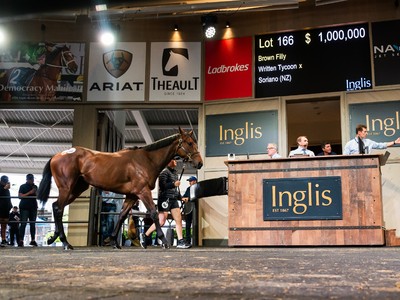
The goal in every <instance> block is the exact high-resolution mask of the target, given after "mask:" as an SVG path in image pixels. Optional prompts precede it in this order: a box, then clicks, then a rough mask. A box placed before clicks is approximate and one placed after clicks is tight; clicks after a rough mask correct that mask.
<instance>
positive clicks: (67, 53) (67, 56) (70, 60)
mask: <svg viewBox="0 0 400 300" xmlns="http://www.w3.org/2000/svg"><path fill="white" fill-rule="evenodd" d="M61 64H62V66H65V67H66V68H67V70H68V71H69V72H71V73H76V71H78V64H77V63H76V61H75V56H74V55H73V54H72V52H71V50H70V49H69V48H68V47H67V46H66V45H64V46H63V47H62V48H61Z"/></svg>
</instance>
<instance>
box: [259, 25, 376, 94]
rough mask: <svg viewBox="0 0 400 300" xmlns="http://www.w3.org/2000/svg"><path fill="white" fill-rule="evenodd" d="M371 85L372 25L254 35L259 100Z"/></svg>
mask: <svg viewBox="0 0 400 300" xmlns="http://www.w3.org/2000/svg"><path fill="white" fill-rule="evenodd" d="M371 88H372V76H371V58H370V46H369V30H368V24H367V23H363V24H355V25H342V26H334V27H325V28H316V29H307V30H301V31H294V32H281V33H275V34H265V35H257V36H256V37H255V93H256V98H260V97H271V96H284V95H298V94H309V93H321V92H333V91H353V90H363V89H371Z"/></svg>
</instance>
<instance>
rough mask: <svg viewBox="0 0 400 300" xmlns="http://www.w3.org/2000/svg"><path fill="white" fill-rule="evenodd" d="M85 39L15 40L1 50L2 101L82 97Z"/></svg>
mask: <svg viewBox="0 0 400 300" xmlns="http://www.w3.org/2000/svg"><path fill="white" fill-rule="evenodd" d="M84 63H85V44H84V43H62V44H61V43H60V44H55V43H49V42H47V43H15V44H12V45H11V46H10V47H8V48H5V49H4V48H3V49H2V51H1V52H0V99H1V101H24V100H30V101H81V100H82V93H83V70H84Z"/></svg>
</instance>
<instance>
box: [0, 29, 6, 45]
mask: <svg viewBox="0 0 400 300" xmlns="http://www.w3.org/2000/svg"><path fill="white" fill-rule="evenodd" d="M6 41H7V36H6V31H5V30H4V29H3V28H0V46H1V45H3V44H5V43H6Z"/></svg>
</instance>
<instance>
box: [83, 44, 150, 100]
mask: <svg viewBox="0 0 400 300" xmlns="http://www.w3.org/2000/svg"><path fill="white" fill-rule="evenodd" d="M145 73H146V43H116V44H114V45H112V46H108V47H107V46H103V45H101V44H100V43H91V44H90V55H89V73H88V91H87V100H88V101H144V91H145V77H146V76H145Z"/></svg>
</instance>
